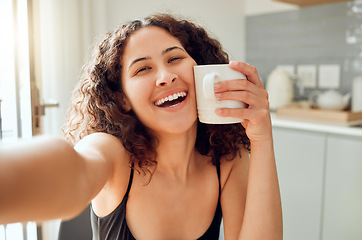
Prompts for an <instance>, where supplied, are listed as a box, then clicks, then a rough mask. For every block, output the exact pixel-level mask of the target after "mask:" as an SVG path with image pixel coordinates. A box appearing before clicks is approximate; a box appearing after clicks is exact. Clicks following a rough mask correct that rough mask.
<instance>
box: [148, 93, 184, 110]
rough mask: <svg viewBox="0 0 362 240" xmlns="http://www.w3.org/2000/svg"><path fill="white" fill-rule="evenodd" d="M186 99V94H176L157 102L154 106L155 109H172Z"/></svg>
mask: <svg viewBox="0 0 362 240" xmlns="http://www.w3.org/2000/svg"><path fill="white" fill-rule="evenodd" d="M186 97H187V92H178V93H174V94H172V95H169V96H167V97H164V98H162V99H160V100H157V101H156V102H155V103H154V104H155V105H156V106H157V107H174V106H176V105H178V104H179V103H181V102H183V101H184V100H185V99H186Z"/></svg>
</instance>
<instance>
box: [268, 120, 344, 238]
mask: <svg viewBox="0 0 362 240" xmlns="http://www.w3.org/2000/svg"><path fill="white" fill-rule="evenodd" d="M273 131H274V147H275V156H276V163H277V169H278V176H279V183H280V192H281V198H282V207H283V224H284V239H285V240H299V239H300V240H306V239H308V240H318V239H320V229H321V214H322V200H323V197H322V194H323V170H324V159H325V139H326V134H324V133H318V132H309V131H304V130H295V129H288V128H279V127H274V128H273ZM341 239H343V238H341Z"/></svg>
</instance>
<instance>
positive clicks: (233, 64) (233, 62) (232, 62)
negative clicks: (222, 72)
mask: <svg viewBox="0 0 362 240" xmlns="http://www.w3.org/2000/svg"><path fill="white" fill-rule="evenodd" d="M230 65H232V66H236V65H238V62H236V61H230Z"/></svg>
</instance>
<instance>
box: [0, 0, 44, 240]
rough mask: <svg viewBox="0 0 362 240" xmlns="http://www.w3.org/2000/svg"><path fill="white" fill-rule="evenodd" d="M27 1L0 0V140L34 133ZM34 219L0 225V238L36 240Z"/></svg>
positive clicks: (4, 239)
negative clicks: (32, 220)
mask: <svg viewBox="0 0 362 240" xmlns="http://www.w3.org/2000/svg"><path fill="white" fill-rule="evenodd" d="M28 23H29V21H28V6H27V0H1V1H0V33H1V37H0V53H1V54H0V100H1V101H0V131H1V132H0V141H2V142H10V141H15V140H16V139H18V138H27V137H31V136H32V135H33V127H32V115H31V112H32V107H31V79H30V58H29V37H28V36H29V31H28ZM35 239H37V226H36V224H35V223H34V222H28V223H14V224H8V225H6V226H1V225H0V240H35Z"/></svg>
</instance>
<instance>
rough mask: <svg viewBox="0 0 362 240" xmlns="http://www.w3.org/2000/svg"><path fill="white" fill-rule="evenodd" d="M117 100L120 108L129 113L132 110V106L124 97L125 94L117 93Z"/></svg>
mask: <svg viewBox="0 0 362 240" xmlns="http://www.w3.org/2000/svg"><path fill="white" fill-rule="evenodd" d="M117 95H118V98H119V100H120V101H119V102H120V103H121V106H122V108H123V109H124V110H125V111H126V112H129V111H131V110H132V105H131V102H130V101H129V100H128V97H127V96H126V94H125V93H120V92H119V93H117Z"/></svg>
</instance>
